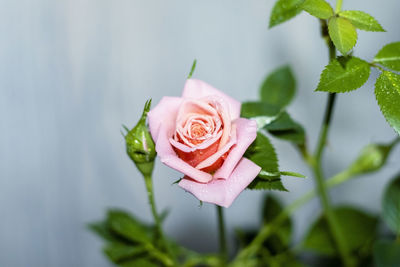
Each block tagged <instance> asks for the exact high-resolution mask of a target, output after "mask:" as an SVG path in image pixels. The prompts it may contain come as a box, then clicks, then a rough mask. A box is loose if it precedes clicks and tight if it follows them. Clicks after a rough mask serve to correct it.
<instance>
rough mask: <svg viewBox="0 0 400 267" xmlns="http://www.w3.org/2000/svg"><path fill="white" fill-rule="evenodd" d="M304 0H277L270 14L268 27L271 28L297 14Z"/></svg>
mask: <svg viewBox="0 0 400 267" xmlns="http://www.w3.org/2000/svg"><path fill="white" fill-rule="evenodd" d="M303 1H304V0H278V1H277V2H276V3H275V5H274V7H273V9H272V12H271V18H270V20H269V27H270V28H272V27H274V26H276V25H278V24H281V23H283V22H285V21H287V20H289V19H291V18H293V17H295V16H296V15H297V14H299V13H300V12H301V11H302V9H301V4H302V3H303Z"/></svg>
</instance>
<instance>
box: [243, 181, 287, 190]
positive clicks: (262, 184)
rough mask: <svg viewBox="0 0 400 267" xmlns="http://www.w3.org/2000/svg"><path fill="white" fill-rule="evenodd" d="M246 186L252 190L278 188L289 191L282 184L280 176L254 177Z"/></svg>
mask: <svg viewBox="0 0 400 267" xmlns="http://www.w3.org/2000/svg"><path fill="white" fill-rule="evenodd" d="M247 188H248V189H252V190H278V191H286V192H289V190H287V189H286V188H285V186H284V185H283V184H282V181H281V179H280V178H271V179H269V180H268V179H264V178H263V179H262V178H259V177H256V179H254V180H253V182H251V183H250V184H249V186H248V187H247Z"/></svg>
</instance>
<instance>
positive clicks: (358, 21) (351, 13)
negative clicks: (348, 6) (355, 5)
mask: <svg viewBox="0 0 400 267" xmlns="http://www.w3.org/2000/svg"><path fill="white" fill-rule="evenodd" d="M339 16H340V17H342V18H346V19H348V20H350V22H351V23H352V24H353V25H354V26H355V27H356V28H358V29H360V30H364V31H370V32H384V31H385V30H384V29H383V28H382V26H381V25H380V24H379V22H378V21H377V20H376V19H375V18H374V17H372V16H371V15H370V14H367V13H365V12H363V11H358V10H346V11H342V12H340V13H339Z"/></svg>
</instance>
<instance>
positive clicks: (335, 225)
mask: <svg viewBox="0 0 400 267" xmlns="http://www.w3.org/2000/svg"><path fill="white" fill-rule="evenodd" d="M341 3H342V1H340V0H339V1H338V2H337V5H336V8H337V9H339V10H340V8H341ZM322 26H323V27H326V22H325V23H323V24H322ZM322 32H323V33H324V32H327V30H323V31H322ZM323 37H324V38H325V39H326V41H327V44H328V48H329V61H331V60H333V59H335V58H336V50H335V47H334V45H333V43H332V41H331V40H330V38H329V35H327V36H323ZM335 99H336V94H335V93H329V95H328V101H327V105H326V108H325V114H324V119H323V122H322V126H321V131H320V135H319V139H318V143H317V148H316V150H315V154H314V159H315V161H314V164H311V165H310V167H311V168H312V171H313V173H314V176H315V177H314V178H315V183H316V188H317V191H318V194H319V197H320V201H321V205H322V208H323V210H324V213H325V215H326V219H327V222H328V225H329V228H330V230H331V233H332V235H333V239H334V241H335V243H336V246H337V249H338V251H339V254H340V256H341V258H342V261H343V263H344V265H345V266H351V265H352V264H351V259H350V255H349V251H348V249H347V244H346V240H345V238H344V236H343V234H342V232H341V229H340V224H339V221H338V220H337V217H336V215H335V213H334V212H333V210H332V208H331V204H330V199H329V196H328V192H327V187H326V184H325V181H324V180H325V178H324V174H323V170H322V155H323V151H324V148H325V145H326V141H327V137H328V132H329V128H330V123H331V120H332V114H333V110H334V104H335Z"/></svg>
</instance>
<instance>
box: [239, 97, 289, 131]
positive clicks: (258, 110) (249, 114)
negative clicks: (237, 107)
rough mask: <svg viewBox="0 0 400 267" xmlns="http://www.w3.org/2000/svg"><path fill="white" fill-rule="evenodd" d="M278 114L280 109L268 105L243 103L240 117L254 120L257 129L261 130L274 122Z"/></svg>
mask: <svg viewBox="0 0 400 267" xmlns="http://www.w3.org/2000/svg"><path fill="white" fill-rule="evenodd" d="M280 112H281V108H280V107H278V106H275V105H271V104H268V103H263V102H243V103H242V109H241V117H244V118H249V119H253V120H255V121H256V122H257V127H258V128H259V129H261V128H262V127H264V126H265V125H267V124H269V123H271V122H272V121H273V120H275V119H276V118H277V117H278V116H279V113H280Z"/></svg>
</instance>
